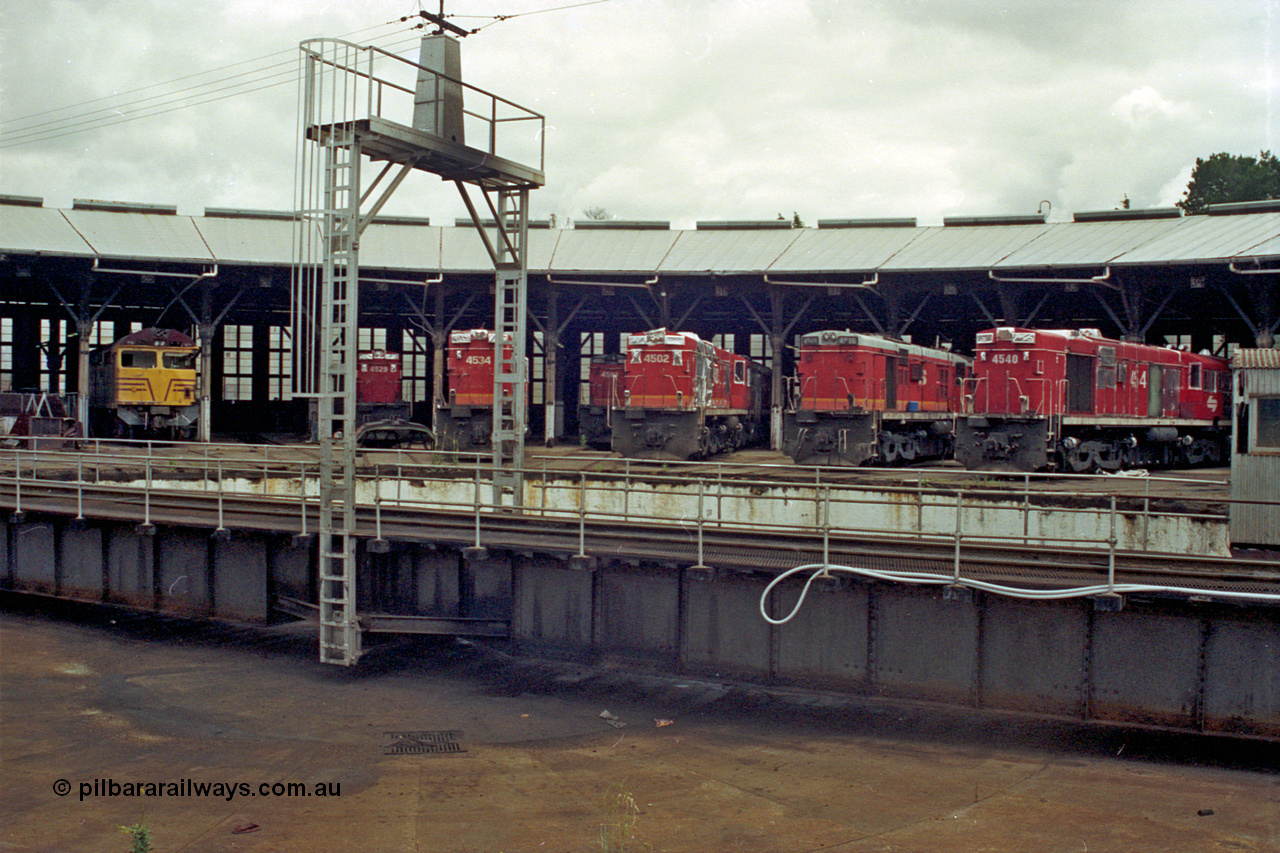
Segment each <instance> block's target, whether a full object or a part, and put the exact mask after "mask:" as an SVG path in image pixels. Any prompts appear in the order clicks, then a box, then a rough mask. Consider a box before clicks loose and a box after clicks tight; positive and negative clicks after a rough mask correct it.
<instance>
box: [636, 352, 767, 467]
mask: <svg viewBox="0 0 1280 853" xmlns="http://www.w3.org/2000/svg"><path fill="white" fill-rule="evenodd" d="M762 374H763V370H762V368H760V367H759V365H756V364H755V363H754V362H752V361H751V359H749V358H748V357H746V356H744V355H738V354H736V353H732V352H729V351H728V350H725V349H721V348H720V347H717V346H713V345H712V344H711V343H709V342H707V341H704V340H702V339H701V338H699V337H698V336H697V335H695V334H693V333H692V332H668V331H667V330H666V329H653V330H651V331H648V332H642V333H639V334H634V335H629V336H628V337H627V358H626V363H625V367H624V372H623V388H622V401H621V405H620V406H618V407H617V408H616V409H615V410H614V412H613V434H612V447H613V449H614V450H615V451H617V452H618V453H621V454H622V455H623V456H629V457H635V458H655V459H693V458H701V457H706V456H714V455H715V454H718V453H724V452H727V451H731V450H737V449H739V448H742V447H746V446H748V445H750V444H753V443H755V442H756V441H758V440H759V439H760V437H761V436H762V434H763V432H764V427H763V416H764V415H763V407H762V399H763V393H762V389H763V379H762Z"/></svg>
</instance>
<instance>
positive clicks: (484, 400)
mask: <svg viewBox="0 0 1280 853" xmlns="http://www.w3.org/2000/svg"><path fill="white" fill-rule="evenodd" d="M496 340H497V337H496V333H495V332H493V331H490V330H489V329H469V330H465V331H455V332H450V333H449V350H448V353H447V355H446V357H445V372H446V375H445V388H446V389H447V390H446V394H445V398H444V403H443V405H441V406H440V407H439V409H438V410H437V412H436V446H437V447H438V448H439V449H441V450H451V451H466V450H481V449H487V448H488V447H489V446H490V444H491V442H492V435H493V370H494V366H493V348H494V343H495V341H496ZM506 340H507V341H508V342H509V341H510V340H511V335H510V333H508V334H507V336H506ZM504 346H505V347H506V353H507V355H510V353H511V344H510V343H504ZM503 393H504V394H509V393H511V386H510V384H506V385H504V386H503ZM528 393H529V387H528V383H527V382H526V383H525V394H526V395H527V394H528Z"/></svg>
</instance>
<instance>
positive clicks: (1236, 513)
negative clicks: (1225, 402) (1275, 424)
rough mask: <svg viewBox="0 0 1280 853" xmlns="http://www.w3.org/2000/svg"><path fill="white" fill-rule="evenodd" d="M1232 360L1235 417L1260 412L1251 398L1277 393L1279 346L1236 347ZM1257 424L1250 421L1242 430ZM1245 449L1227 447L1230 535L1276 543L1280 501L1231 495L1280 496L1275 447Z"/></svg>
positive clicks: (1258, 542)
mask: <svg viewBox="0 0 1280 853" xmlns="http://www.w3.org/2000/svg"><path fill="white" fill-rule="evenodd" d="M1231 366H1232V368H1234V369H1235V370H1236V371H1238V373H1237V381H1238V382H1239V387H1238V390H1239V391H1240V392H1241V393H1240V396H1239V398H1238V399H1237V400H1236V402H1237V403H1240V404H1242V405H1240V406H1236V407H1235V409H1236V412H1235V416H1236V419H1237V422H1236V424H1235V429H1236V430H1240V429H1241V424H1240V422H1239V419H1240V417H1241V415H1242V414H1245V413H1248V414H1247V417H1249V418H1250V419H1254V418H1261V417H1262V409H1261V407H1260V404H1259V403H1256V402H1254V401H1255V400H1257V399H1258V398H1259V397H1277V396H1280V350H1276V349H1241V350H1236V352H1235V354H1234V355H1232V357H1231ZM1255 426H1256V424H1254V425H1250V426H1249V428H1248V429H1247V430H1246V433H1248V432H1249V431H1251V430H1252V429H1253V428H1254V427H1255ZM1255 438H1256V436H1255V437H1251V439H1250V445H1251V446H1250V447H1249V450H1250V452H1248V453H1241V452H1240V447H1239V444H1238V443H1236V442H1233V446H1232V453H1231V499H1232V501H1233V503H1232V504H1231V541H1232V542H1233V543H1237V544H1248V545H1266V546H1270V547H1275V546H1280V505H1268V504H1264V503H1234V501H1277V500H1280V453H1276V452H1275V451H1274V450H1268V449H1264V450H1261V451H1259V450H1258V449H1257V448H1256V447H1254V446H1252V445H1253V443H1254V439H1255Z"/></svg>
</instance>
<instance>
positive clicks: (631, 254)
mask: <svg viewBox="0 0 1280 853" xmlns="http://www.w3.org/2000/svg"><path fill="white" fill-rule="evenodd" d="M681 233H682V232H679V231H613V230H606V229H595V228H593V229H591V230H589V231H586V230H583V231H579V230H577V229H574V230H572V231H562V232H560V241H559V242H558V243H557V244H556V251H555V255H554V257H553V258H552V259H551V267H552V269H553V270H555V271H556V272H586V271H599V272H617V273H649V274H651V273H653V271H654V270H656V269H658V268H659V266H661V264H662V262H663V259H665V258H666V257H667V255H668V253H670V252H671V247H672V246H674V245H675V243H676V238H677V237H679V235H680V234H681Z"/></svg>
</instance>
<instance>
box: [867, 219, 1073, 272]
mask: <svg viewBox="0 0 1280 853" xmlns="http://www.w3.org/2000/svg"><path fill="white" fill-rule="evenodd" d="M1052 227H1053V226H1050V225H979V226H971V227H966V226H959V225H951V226H943V227H941V228H936V227H935V228H924V229H921V230H923V231H924V232H925V233H923V234H921V235H920V236H919V237H918V238H917V239H915V240H912V241H911V242H910V243H908V244H907V245H906V246H904V247H903V248H902V250H901V251H899V252H897V253H895V254H894V256H893V257H892V258H890V259H889V260H888V261H886V262H885V263H884V264H883V266H881V269H884V270H965V269H979V270H987V269H991V268H992V267H994V266H996V265H998V264H999V263H1000V262H1001V261H1003V260H1004V259H1005V258H1007V257H1008V256H1009V255H1011V254H1012V253H1013V252H1015V251H1017V250H1018V249H1021V248H1023V247H1024V246H1026V245H1027V244H1028V243H1030V242H1031V241H1033V240H1035V239H1037V238H1038V237H1040V236H1041V235H1043V234H1045V233H1047V232H1048V231H1049V229H1050V228H1052Z"/></svg>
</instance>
